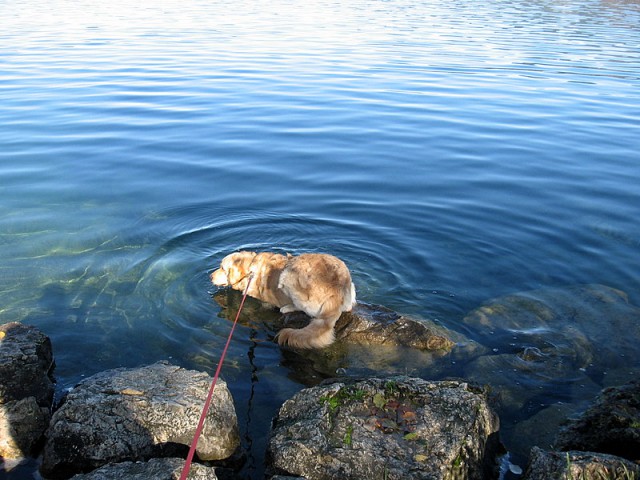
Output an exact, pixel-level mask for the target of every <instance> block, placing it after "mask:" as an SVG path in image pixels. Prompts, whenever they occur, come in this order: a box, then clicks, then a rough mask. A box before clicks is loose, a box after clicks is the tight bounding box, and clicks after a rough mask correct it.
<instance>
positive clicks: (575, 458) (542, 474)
mask: <svg viewBox="0 0 640 480" xmlns="http://www.w3.org/2000/svg"><path fill="white" fill-rule="evenodd" d="M638 475H640V466H638V465H636V464H635V463H633V462H630V461H628V460H625V459H623V458H620V457H616V456H613V455H605V454H600V453H592V452H577V451H571V452H549V451H545V450H542V449H540V448H538V447H533V448H532V449H531V458H530V460H529V465H528V466H527V469H526V471H525V473H524V476H523V477H522V478H523V480H566V479H569V478H571V479H572V478H576V479H578V478H580V479H582V478H584V479H589V478H593V479H601V478H602V479H611V480H618V479H619V480H629V479H634V478H638Z"/></svg>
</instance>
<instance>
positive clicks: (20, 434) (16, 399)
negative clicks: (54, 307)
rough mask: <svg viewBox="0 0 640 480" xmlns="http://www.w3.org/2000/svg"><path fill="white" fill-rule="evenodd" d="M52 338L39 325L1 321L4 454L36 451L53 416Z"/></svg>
mask: <svg viewBox="0 0 640 480" xmlns="http://www.w3.org/2000/svg"><path fill="white" fill-rule="evenodd" d="M53 365H54V362H53V352H52V348H51V341H50V340H49V337H47V336H46V335H45V334H44V333H42V332H41V331H40V330H38V329H37V328H36V327H32V326H28V325H22V324H20V323H7V324H4V325H0V457H1V458H7V459H16V458H21V457H26V456H28V455H30V454H31V453H33V449H34V448H35V447H36V445H37V443H38V442H39V440H40V439H41V438H42V434H43V433H44V431H45V430H46V428H47V425H48V423H49V419H50V417H51V413H50V411H51V402H52V400H53V392H54V387H53V381H52V379H51V371H52V370H53Z"/></svg>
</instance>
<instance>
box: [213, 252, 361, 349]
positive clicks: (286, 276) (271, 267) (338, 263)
mask: <svg viewBox="0 0 640 480" xmlns="http://www.w3.org/2000/svg"><path fill="white" fill-rule="evenodd" d="M251 273H253V279H252V280H251V283H250V285H249V290H248V292H247V294H248V295H250V296H252V297H254V298H257V299H258V300H261V301H263V302H267V303H269V304H271V305H275V306H276V307H278V308H280V312H282V313H289V312H296V311H302V312H304V313H306V314H307V315H309V316H310V317H311V321H310V322H309V325H307V326H306V327H304V328H300V329H294V328H283V329H282V330H280V332H278V335H277V339H278V343H279V344H280V345H289V346H291V347H295V348H323V347H326V346H328V345H331V344H332V343H333V341H334V332H333V327H334V325H335V323H336V321H337V320H338V318H340V315H341V314H342V312H348V311H350V310H351V309H352V308H353V306H354V305H355V304H356V290H355V287H354V285H353V283H352V282H351V274H350V273H349V269H348V268H347V266H346V265H345V264H344V262H343V261H342V260H340V259H339V258H336V257H334V256H332V255H327V254H322V253H305V254H302V255H298V256H291V255H286V256H285V255H280V254H277V253H270V252H262V253H255V252H246V251H243V252H237V253H232V254H230V255H227V256H226V257H224V258H223V259H222V262H221V263H220V268H218V269H217V270H215V271H214V272H213V273H212V274H211V282H212V283H213V284H214V285H217V286H219V287H231V288H233V289H234V290H240V291H244V290H245V288H246V287H247V281H248V279H249V275H250V274H251Z"/></svg>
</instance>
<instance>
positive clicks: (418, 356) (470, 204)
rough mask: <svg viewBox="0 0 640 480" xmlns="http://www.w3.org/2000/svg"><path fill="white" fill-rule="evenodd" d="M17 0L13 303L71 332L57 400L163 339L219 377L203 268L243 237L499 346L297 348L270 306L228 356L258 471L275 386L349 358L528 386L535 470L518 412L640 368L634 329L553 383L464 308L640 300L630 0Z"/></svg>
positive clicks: (11, 150)
mask: <svg viewBox="0 0 640 480" xmlns="http://www.w3.org/2000/svg"><path fill="white" fill-rule="evenodd" d="M0 16H1V18H2V24H3V29H2V31H1V32H0V146H1V148H0V199H1V201H0V246H1V248H0V322H2V323H5V322H10V321H20V322H23V323H28V324H33V325H36V326H38V327H39V328H40V329H41V330H42V331H43V332H45V333H46V334H47V335H49V336H50V337H51V339H52V342H53V345H54V354H55V358H56V365H57V366H56V371H55V375H56V379H57V381H58V386H57V387H58V394H59V395H61V394H62V393H63V392H64V391H65V390H66V389H68V388H71V387H73V385H75V384H76V383H77V382H78V381H79V380H81V379H82V378H85V377H86V376H89V375H92V374H94V373H96V372H99V371H102V370H106V369H110V368H115V367H123V366H127V367H133V366H139V365H143V364H149V363H153V362H155V361H158V360H170V361H172V362H174V363H176V364H179V365H182V366H185V367H188V368H196V369H202V370H206V371H209V372H210V373H211V372H213V371H214V370H215V367H216V362H217V359H218V356H219V354H220V350H221V348H222V346H223V345H224V342H225V341H226V336H227V334H228V332H229V329H230V327H231V325H230V322H229V320H228V319H227V318H225V312H224V311H223V308H222V307H221V305H220V304H219V303H218V302H217V301H216V299H215V296H216V295H220V292H217V291H216V290H215V289H214V288H213V287H212V286H211V285H210V283H209V281H208V273H209V272H210V271H211V270H212V269H213V268H214V267H215V265H216V264H217V263H218V262H219V260H220V259H221V258H222V257H223V256H224V255H226V254H227V253H229V252H232V251H235V250H238V249H252V250H270V251H277V252H289V253H293V254H297V253H302V252H309V251H313V252H328V253H332V254H334V255H337V256H339V257H340V258H342V259H343V260H344V261H345V262H346V264H347V265H348V266H349V267H350V269H351V271H352V275H353V279H354V282H355V284H356V288H357V292H358V299H359V300H360V301H362V302H366V303H370V304H380V305H384V306H385V307H388V308H391V309H393V310H395V311H397V312H399V313H401V314H406V315H411V316H415V317H419V318H420V317H422V318H427V319H431V320H433V321H435V322H436V323H438V324H439V325H441V326H443V327H445V328H448V329H450V330H451V331H452V332H456V333H457V334H460V335H462V336H465V337H466V338H468V339H470V340H471V341H477V342H478V343H479V344H481V345H483V346H484V347H486V348H487V351H488V352H489V353H490V354H494V355H485V356H484V358H485V359H486V360H485V361H477V357H476V356H473V355H469V354H467V353H464V354H457V353H456V354H454V355H452V356H451V357H439V358H433V357H431V356H429V355H427V354H424V353H421V352H414V351H405V350H402V351H398V350H394V349H384V348H380V347H375V348H370V349H367V348H362V347H350V346H348V345H347V346H345V345H338V346H336V347H335V348H334V349H329V350H328V351H325V352H314V353H313V354H309V355H302V356H301V355H298V354H296V353H295V352H290V351H286V350H282V349H280V348H279V347H278V346H277V345H276V344H274V343H273V342H272V337H273V334H274V333H275V332H273V331H272V330H271V329H270V328H269V322H268V321H267V320H265V319H268V316H269V313H268V312H266V313H265V311H264V310H261V309H260V308H258V306H257V305H254V308H253V309H250V310H249V311H248V313H247V314H246V315H247V318H246V319H245V320H243V322H242V325H240V326H239V328H238V330H237V331H236V333H235V335H234V340H233V343H232V346H231V350H230V352H229V356H228V359H227V361H226V363H225V365H224V369H223V376H224V377H225V379H226V380H227V381H228V383H229V387H230V389H231V390H232V393H233V395H234V398H235V401H236V408H237V411H238V415H239V419H240V428H241V432H242V436H243V443H244V446H245V448H246V449H247V452H248V458H247V463H246V465H245V468H244V470H243V472H242V474H243V475H244V476H245V477H246V478H252V479H258V478H262V474H263V468H264V465H263V460H264V449H265V445H266V440H265V436H266V435H267V432H268V429H269V425H270V420H271V417H272V416H273V414H274V413H275V412H276V411H277V409H278V407H279V406H280V404H281V403H282V402H283V401H284V400H286V399H287V398H289V397H290V396H291V395H293V394H294V393H295V392H297V391H298V390H299V389H301V388H303V387H304V386H305V385H310V384H313V383H317V382H319V381H321V380H322V379H323V378H325V377H327V376H330V375H356V374H362V373H365V374H368V373H370V372H372V371H375V372H379V373H380V374H386V373H407V374H409V375H417V376H421V377H424V378H434V379H438V378H443V377H446V376H457V375H463V376H465V375H467V376H469V372H474V374H473V375H472V376H473V377H476V378H468V379H469V380H476V379H481V380H484V379H486V378H490V379H491V380H492V381H494V380H495V381H497V382H500V384H501V385H503V386H505V388H506V391H508V392H509V393H510V394H513V395H512V396H513V397H514V398H515V400H514V404H515V403H517V401H518V398H519V396H518V392H520V391H524V390H530V389H535V390H536V396H535V400H536V402H537V405H535V406H534V405H533V403H532V401H531V400H528V401H527V402H528V403H526V402H525V404H523V406H522V408H520V409H508V408H505V409H504V410H501V411H499V413H500V414H501V417H502V419H503V427H504V428H505V430H506V431H507V432H514V431H515V432H516V434H511V435H510V436H508V437H507V438H508V439H509V440H510V441H511V443H510V444H509V443H507V448H509V449H510V450H511V452H512V460H513V461H514V462H516V463H518V464H520V465H522V466H524V464H523V463H524V462H526V452H527V451H528V448H529V447H530V446H531V445H528V444H527V442H526V441H524V442H522V437H523V436H525V437H526V436H528V434H529V433H530V432H528V431H527V430H526V428H529V427H526V428H525V427H522V429H521V430H518V429H517V428H518V426H521V425H525V426H527V425H533V427H531V428H536V427H535V425H536V415H538V414H539V412H540V411H541V410H542V409H543V408H546V407H553V408H556V409H565V408H566V413H567V414H572V413H573V412H575V411H577V410H579V409H580V408H582V407H583V405H584V404H585V402H587V401H589V400H590V399H591V398H592V397H593V395H594V394H595V393H596V392H597V391H598V390H599V389H600V388H602V387H603V386H606V385H610V384H612V383H617V382H620V383H622V382H624V381H627V380H629V379H630V378H633V377H635V376H637V374H638V364H639V363H638V358H639V357H640V347H638V351H636V352H631V353H630V352H626V351H625V352H624V355H625V356H624V357H623V356H621V358H620V363H619V365H618V368H612V367H611V368H609V367H607V368H608V370H605V371H599V372H598V375H593V376H588V375H585V372H584V371H581V370H580V368H584V369H586V371H587V373H589V366H588V365H587V366H586V367H585V366H583V365H578V364H575V376H574V377H572V378H574V379H575V380H576V381H575V382H569V383H566V382H563V385H561V386H559V384H558V382H554V381H553V380H551V381H550V380H549V379H548V378H547V377H548V375H546V376H545V375H539V376H533V377H532V376H526V375H522V372H520V371H519V370H518V369H513V368H512V369H511V370H510V371H509V372H508V373H505V374H504V375H500V374H495V372H496V371H499V369H498V368H497V367H496V365H498V366H499V368H504V367H505V365H509V362H510V361H511V360H504V359H502V360H501V358H500V355H502V354H504V353H505V352H511V353H512V352H513V351H514V347H513V345H511V344H512V343H513V339H512V338H510V337H508V336H499V335H497V336H495V337H491V339H490V340H487V332H486V331H484V330H483V327H482V326H481V325H477V324H469V323H466V322H464V318H465V317H466V316H467V315H468V314H469V312H471V311H472V310H474V309H476V308H478V307H480V306H481V305H482V304H483V303H484V302H486V301H488V300H489V299H492V298H496V297H501V296H504V295H509V294H514V293H516V292H523V291H531V290H539V289H544V288H561V287H565V286H567V285H577V284H601V285H607V286H609V287H612V288H615V289H619V290H622V291H624V292H626V293H627V294H628V300H629V302H630V304H632V305H640V276H639V272H640V260H639V258H640V224H639V223H638V221H637V219H638V218H640V189H639V188H638V185H640V162H639V157H638V152H639V151H640V48H639V47H638V45H640V3H638V2H637V1H631V0H626V1H625V0H614V1H604V0H583V1H578V2H550V1H539V2H524V1H520V0H515V1H490V2H483V3H481V4H480V3H478V2H470V1H468V2H466V1H458V2H441V1H427V2H408V1H398V2H383V1H371V2H360V1H355V2H331V1H311V2H304V3H301V4H295V3H290V2H287V1H274V2H267V3H255V2H243V1H241V2H231V3H230V2H226V3H225V2H217V1H214V2H204V1H188V2H176V1H174V0H164V1H161V2H155V3H154V4H149V5H146V4H145V6H142V5H137V4H136V2H124V1H115V2H109V3H100V2H94V1H91V0H87V1H83V2H70V1H65V0H59V1H53V2H47V3H46V4H42V3H41V2H33V1H31V0H25V1H19V2H11V3H5V4H2V5H0ZM545 328H547V329H548V331H547V334H548V335H549V336H550V337H553V336H554V335H556V334H557V335H560V334H561V332H563V331H566V329H567V325H547V326H545ZM639 340H640V339H639ZM639 344H640V343H639ZM518 346H519V347H520V346H522V345H518ZM536 348H537V347H536ZM621 353H622V352H621ZM634 353H635V357H634V356H633V354H634ZM630 356H631V360H630V359H629V357H630ZM471 358H473V359H474V362H475V363H474V364H473V365H471V366H468V365H466V364H465V362H467V361H470V359H471ZM503 360H504V361H503ZM594 361H595V362H597V358H596V359H595V360H594ZM496 362H497V363H496ZM505 362H506V363H505ZM626 367H628V368H626ZM329 369H332V370H333V371H329ZM505 371H506V370H505ZM562 372H563V375H565V376H564V377H562V378H564V379H566V378H567V375H569V374H568V373H567V372H566V371H565V370H562ZM625 372H626V373H625ZM521 375H522V376H521ZM550 375H553V372H551V373H550ZM563 411H564V410H563ZM538 418H539V417H538ZM2 470H3V468H2V465H0V478H2V477H3V475H4V476H5V477H6V478H32V477H31V474H29V473H24V472H23V471H13V473H11V472H3V471H2Z"/></svg>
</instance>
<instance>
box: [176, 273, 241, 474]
mask: <svg viewBox="0 0 640 480" xmlns="http://www.w3.org/2000/svg"><path fill="white" fill-rule="evenodd" d="M252 279H253V273H250V274H249V277H248V280H247V286H246V287H245V289H244V293H243V294H242V301H241V302H240V308H238V313H237V314H236V319H235V320H234V321H233V325H232V326H231V331H230V332H229V337H228V338H227V343H226V344H225V346H224V349H223V350H222V354H221V355H220V361H219V362H218V368H217V369H216V373H215V375H214V376H213V382H211V388H209V395H207V400H206V401H205V402H204V408H203V409H202V414H201V415H200V421H199V422H198V428H196V433H195V434H194V435H193V441H192V442H191V447H190V448H189V455H187V459H186V460H185V462H184V467H183V468H182V473H181V474H180V480H186V479H187V476H188V475H189V470H190V469H191V462H192V461H193V456H194V454H195V453H196V446H197V445H198V439H199V438H200V434H201V433H202V429H203V428H204V420H205V418H206V417H207V412H208V411H209V406H210V405H211V399H212V398H213V389H214V388H215V387H216V382H217V381H218V377H219V376H220V370H222V362H224V357H225V356H226V355H227V350H228V349H229V344H230V343H231V337H232V336H233V331H234V330H235V329H236V324H237V323H238V318H240V312H241V311H242V307H243V306H244V301H245V300H246V298H247V292H248V291H249V285H251V280H252Z"/></svg>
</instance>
